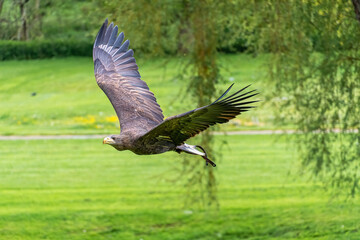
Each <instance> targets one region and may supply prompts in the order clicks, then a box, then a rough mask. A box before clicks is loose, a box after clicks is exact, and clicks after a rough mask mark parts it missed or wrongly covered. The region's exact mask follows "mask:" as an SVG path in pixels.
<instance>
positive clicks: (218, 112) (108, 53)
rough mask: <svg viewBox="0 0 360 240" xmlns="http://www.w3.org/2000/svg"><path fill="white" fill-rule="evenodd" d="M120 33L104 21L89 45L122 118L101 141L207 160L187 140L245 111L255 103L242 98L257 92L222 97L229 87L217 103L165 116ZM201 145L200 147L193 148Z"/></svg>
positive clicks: (100, 82) (103, 85) (99, 76)
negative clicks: (117, 127)
mask: <svg viewBox="0 0 360 240" xmlns="http://www.w3.org/2000/svg"><path fill="white" fill-rule="evenodd" d="M123 40H124V34H123V33H120V34H119V35H118V27H117V26H115V27H114V24H113V23H111V24H110V25H109V26H108V21H107V19H106V20H105V22H104V24H103V25H102V27H101V29H100V31H99V33H98V35H97V37H96V40H95V43H94V49H93V60H94V71H95V78H96V82H97V83H98V85H99V87H100V88H101V89H102V90H103V91H104V93H105V94H106V96H107V97H108V98H109V100H110V102H111V104H112V105H113V107H114V109H115V112H116V114H117V116H118V118H119V122H120V129H121V131H120V134H119V135H112V136H109V137H106V138H105V139H104V143H106V144H110V145H112V146H113V147H114V148H116V149H117V150H119V151H122V150H130V151H132V152H134V153H136V154H158V153H163V152H166V151H176V152H178V153H180V152H186V153H190V154H195V155H200V156H202V157H203V158H204V159H205V160H206V163H211V164H212V165H213V166H215V163H213V162H212V161H211V160H209V159H208V158H207V155H206V152H205V150H204V149H203V148H202V147H200V146H197V145H195V146H192V145H188V144H186V143H185V141H186V140H187V139H189V138H191V137H193V136H195V135H196V134H198V133H200V132H202V131H204V130H205V129H207V128H208V127H209V126H211V125H214V124H216V123H225V122H228V121H229V120H230V119H232V118H235V117H236V116H237V115H239V114H240V113H241V112H245V111H247V110H249V109H250V108H253V106H249V104H251V103H254V102H257V101H245V100H247V99H248V98H250V97H253V96H255V95H257V93H255V92H254V91H255V90H253V91H249V92H244V90H245V89H246V88H247V87H248V86H247V87H245V88H243V89H241V90H239V91H237V92H236V93H234V94H232V95H231V96H229V97H227V98H224V96H225V95H226V94H227V93H228V92H229V90H230V89H231V87H232V86H233V85H231V86H230V87H229V89H228V90H226V92H225V93H224V94H223V95H222V96H221V97H220V98H219V99H218V100H216V101H215V102H213V103H212V104H210V105H207V106H205V107H201V108H197V109H194V110H192V111H189V112H186V113H183V114H179V115H176V116H173V117H169V118H167V119H165V120H164V115H163V114H162V110H161V108H160V106H159V104H158V103H157V102H156V98H155V96H154V94H153V93H152V92H151V91H150V90H149V87H148V86H147V84H146V83H145V82H144V81H142V80H141V77H140V74H139V72H138V66H137V64H136V62H135V58H134V57H133V54H134V52H133V50H131V49H128V47H129V40H126V41H125V42H123ZM197 148H200V150H202V152H201V151H199V150H197Z"/></svg>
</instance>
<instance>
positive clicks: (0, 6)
mask: <svg viewBox="0 0 360 240" xmlns="http://www.w3.org/2000/svg"><path fill="white" fill-rule="evenodd" d="M4 1H5V0H0V15H1V10H2V8H3V5H4Z"/></svg>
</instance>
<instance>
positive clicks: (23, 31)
mask: <svg viewBox="0 0 360 240" xmlns="http://www.w3.org/2000/svg"><path fill="white" fill-rule="evenodd" d="M27 2H29V0H24V1H19V2H18V3H19V7H20V19H21V23H20V26H19V30H18V40H21V41H26V40H27V39H28V38H29V32H28V28H27V22H26V3H27Z"/></svg>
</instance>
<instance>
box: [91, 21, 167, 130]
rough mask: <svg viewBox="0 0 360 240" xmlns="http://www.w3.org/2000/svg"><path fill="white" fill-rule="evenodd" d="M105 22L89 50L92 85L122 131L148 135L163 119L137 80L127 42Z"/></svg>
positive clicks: (147, 91) (135, 66)
mask: <svg viewBox="0 0 360 240" xmlns="http://www.w3.org/2000/svg"><path fill="white" fill-rule="evenodd" d="M123 40H124V34H123V33H120V34H119V35H118V27H117V26H115V27H114V24H113V23H111V24H110V25H109V26H108V20H107V19H106V20H105V22H104V24H103V25H102V27H101V29H100V31H99V33H98V35H97V37H96V40H95V43H94V48H93V60H94V72H95V78H96V82H97V83H98V85H99V87H100V88H101V89H102V90H103V91H104V93H105V94H106V96H107V97H108V98H109V100H110V102H111V104H112V105H113V107H114V109H115V111H116V114H117V116H118V118H119V121H120V128H121V132H123V131H134V130H135V129H136V130H137V131H140V130H141V131H148V130H150V129H151V128H153V127H154V126H156V125H158V124H159V123H161V122H162V121H163V119H164V116H163V114H162V110H161V108H160V106H159V104H158V103H157V102H156V98H155V96H154V94H153V93H152V92H150V90H149V87H148V86H147V84H146V83H145V82H144V81H142V80H141V79H140V74H139V72H138V66H137V64H136V62H135V58H134V57H133V54H134V52H133V50H132V49H129V50H128V47H129V40H126V41H125V42H124V43H123Z"/></svg>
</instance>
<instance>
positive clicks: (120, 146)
mask: <svg viewBox="0 0 360 240" xmlns="http://www.w3.org/2000/svg"><path fill="white" fill-rule="evenodd" d="M103 144H109V145H111V146H113V147H114V148H116V149H117V150H119V151H123V150H126V149H127V148H126V147H125V144H124V142H123V141H122V138H121V137H120V135H111V136H108V137H106V138H104V140H103Z"/></svg>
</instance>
